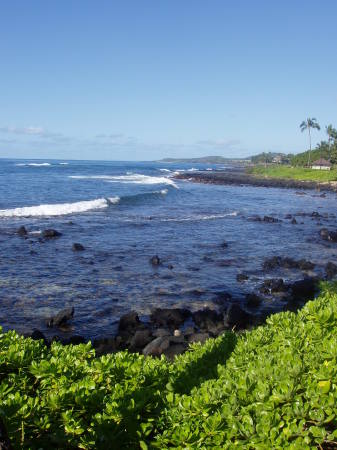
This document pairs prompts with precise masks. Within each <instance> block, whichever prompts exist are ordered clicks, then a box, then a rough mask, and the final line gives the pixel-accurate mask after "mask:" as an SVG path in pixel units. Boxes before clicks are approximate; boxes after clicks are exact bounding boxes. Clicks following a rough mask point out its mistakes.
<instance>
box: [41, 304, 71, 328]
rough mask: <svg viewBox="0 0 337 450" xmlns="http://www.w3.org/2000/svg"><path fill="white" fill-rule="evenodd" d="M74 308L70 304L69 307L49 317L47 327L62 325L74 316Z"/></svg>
mask: <svg viewBox="0 0 337 450" xmlns="http://www.w3.org/2000/svg"><path fill="white" fill-rule="evenodd" d="M74 312H75V308H74V307H73V306H72V307H70V308H65V309H62V310H61V311H60V312H58V313H57V314H56V315H55V316H53V317H51V318H50V319H49V320H48V322H47V326H48V327H59V326H61V325H64V324H65V323H67V322H68V320H71V319H72V318H73V317H74Z"/></svg>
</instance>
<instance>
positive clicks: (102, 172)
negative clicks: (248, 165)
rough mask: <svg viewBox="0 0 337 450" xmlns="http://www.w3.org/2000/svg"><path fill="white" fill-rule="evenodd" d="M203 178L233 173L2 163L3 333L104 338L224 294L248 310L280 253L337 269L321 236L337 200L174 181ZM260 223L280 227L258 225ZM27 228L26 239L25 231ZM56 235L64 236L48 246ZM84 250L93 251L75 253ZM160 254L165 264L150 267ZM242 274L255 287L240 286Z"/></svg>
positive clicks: (163, 166) (156, 166)
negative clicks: (69, 315) (62, 325)
mask: <svg viewBox="0 0 337 450" xmlns="http://www.w3.org/2000/svg"><path fill="white" fill-rule="evenodd" d="M195 170H202V171H203V170H207V171H211V170H232V168H231V167H230V166H227V167H222V166H214V165H198V164H194V165H189V164H168V163H159V162H153V163H152V162H151V163H149V162H101V161H64V160H60V161H55V160H53V161H47V160H41V161H36V160H34V161H33V160H31V161H29V160H4V159H3V160H0V193H1V195H0V302H1V303H0V325H1V326H2V327H3V329H4V330H8V329H16V330H17V331H19V332H21V333H30V332H31V331H32V330H33V329H35V328H37V329H39V330H41V331H43V332H44V333H46V334H47V335H48V336H51V335H53V334H58V335H60V334H61V335H62V336H69V335H71V334H78V335H82V336H84V337H85V338H87V339H93V338H96V337H102V336H106V335H113V334H114V333H115V332H116V329H117V324H118V320H119V318H120V317H121V315H123V314H124V313H126V312H128V311H130V310H136V311H137V312H138V313H139V314H140V316H141V317H142V318H143V319H144V320H147V318H148V316H149V314H150V312H151V310H153V309H154V308H155V307H186V308H188V309H191V310H197V309H200V308H204V307H210V308H216V305H217V298H218V294H219V293H221V292H228V293H230V294H231V295H232V297H233V301H237V302H240V303H242V304H244V298H245V295H246V294H247V293H249V292H253V291H255V290H256V289H257V288H258V286H259V285H260V284H261V282H262V281H263V280H264V279H265V278H266V274H265V272H264V271H263V270H262V264H263V261H264V260H265V259H266V258H269V257H271V256H289V257H293V258H296V259H300V258H305V259H309V260H311V261H313V262H314V263H315V264H316V267H315V270H314V273H315V274H316V275H319V276H323V274H324V266H325V265H326V263H327V262H328V261H332V262H335V263H337V255H336V251H335V249H334V247H333V245H331V244H330V243H328V242H325V241H322V240H321V239H320V237H319V230H320V228H322V227H324V226H327V227H331V226H335V225H336V216H335V215H334V213H335V212H336V206H335V205H336V194H334V193H326V196H325V197H324V198H323V197H321V196H320V193H317V192H315V191H306V192H298V191H295V190H292V189H276V188H262V187H252V186H218V185H205V184H196V183H191V182H188V181H179V180H176V179H174V178H173V177H174V174H175V173H179V172H181V171H195ZM313 211H315V212H318V213H319V217H317V216H315V215H314V216H312V215H311V213H312V212H313ZM287 214H292V215H295V217H296V220H297V222H298V224H297V225H293V224H291V221H290V220H288V219H286V215H287ZM256 215H259V216H261V217H263V216H265V215H267V216H272V217H274V218H277V219H280V220H281V221H280V222H278V223H267V222H263V221H262V222H258V221H255V220H254V216H256ZM20 226H25V227H26V229H27V231H28V235H27V236H26V237H21V236H19V235H18V234H17V232H16V231H17V229H18V228H19V227H20ZM49 228H53V229H56V230H57V231H59V232H60V233H62V236H60V237H59V238H55V239H49V240H46V239H43V238H42V234H41V233H42V232H43V230H45V229H49ZM224 242H225V243H226V244H227V245H223V244H224ZM73 243H80V244H82V245H83V246H84V251H77V252H76V251H73V250H72V245H73ZM154 255H158V257H159V258H160V261H161V264H160V265H159V266H153V265H152V264H151V262H150V259H151V257H153V256H154ZM242 272H244V273H245V274H247V275H248V276H249V279H248V281H246V282H245V283H241V282H238V281H237V280H236V276H237V275H238V274H239V273H242ZM308 275H310V273H308ZM311 275H312V274H311ZM273 276H282V278H284V279H285V281H289V280H295V279H299V278H301V277H303V273H301V272H300V271H296V270H287V269H280V271H278V272H277V274H275V273H274V274H273ZM68 306H74V308H75V315H74V320H73V321H72V323H71V326H70V327H69V329H65V330H63V331H62V330H61V331H60V330H54V329H48V328H47V327H46V320H47V318H48V317H50V316H51V315H53V314H55V313H57V312H58V311H59V310H61V309H63V308H65V307H68ZM262 307H263V308H264V309H266V310H268V311H274V310H275V311H277V310H280V309H282V301H281V300H280V299H278V298H277V297H275V298H270V300H269V301H268V302H265V303H264V304H263V306H262Z"/></svg>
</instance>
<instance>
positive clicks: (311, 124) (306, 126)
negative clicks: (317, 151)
mask: <svg viewBox="0 0 337 450" xmlns="http://www.w3.org/2000/svg"><path fill="white" fill-rule="evenodd" d="M311 128H312V129H315V128H316V130H320V129H321V127H320V126H319V124H318V123H317V120H316V119H315V118H314V117H313V118H311V119H310V118H308V119H306V120H303V122H302V123H301V125H300V129H301V131H302V133H303V131H305V130H308V133H309V147H310V150H309V153H308V166H310V157H311Z"/></svg>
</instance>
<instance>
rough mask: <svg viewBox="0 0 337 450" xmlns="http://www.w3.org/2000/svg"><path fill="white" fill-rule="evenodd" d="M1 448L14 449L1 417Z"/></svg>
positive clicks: (2, 449)
mask: <svg viewBox="0 0 337 450" xmlns="http://www.w3.org/2000/svg"><path fill="white" fill-rule="evenodd" d="M0 450H13V447H12V445H11V442H10V440H9V437H8V433H7V430H6V427H5V424H4V423H3V421H2V419H1V418H0Z"/></svg>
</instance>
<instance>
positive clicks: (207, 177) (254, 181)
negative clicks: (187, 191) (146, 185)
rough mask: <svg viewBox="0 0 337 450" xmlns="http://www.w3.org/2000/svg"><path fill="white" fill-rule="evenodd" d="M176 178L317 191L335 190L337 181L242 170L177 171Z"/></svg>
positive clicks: (208, 182)
mask: <svg viewBox="0 0 337 450" xmlns="http://www.w3.org/2000/svg"><path fill="white" fill-rule="evenodd" d="M174 178H175V179H177V180H186V181H191V182H194V183H204V184H219V185H236V186H245V185H249V186H257V187H274V188H287V189H305V190H307V189H316V190H318V191H333V192H337V182H329V183H327V182H326V183H319V182H317V181H300V180H292V179H284V178H266V177H258V176H256V175H251V174H249V173H247V172H245V171H244V170H236V171H223V172H219V171H217V172H193V173H190V172H188V173H186V172H184V173H179V174H177V175H175V176H174Z"/></svg>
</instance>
